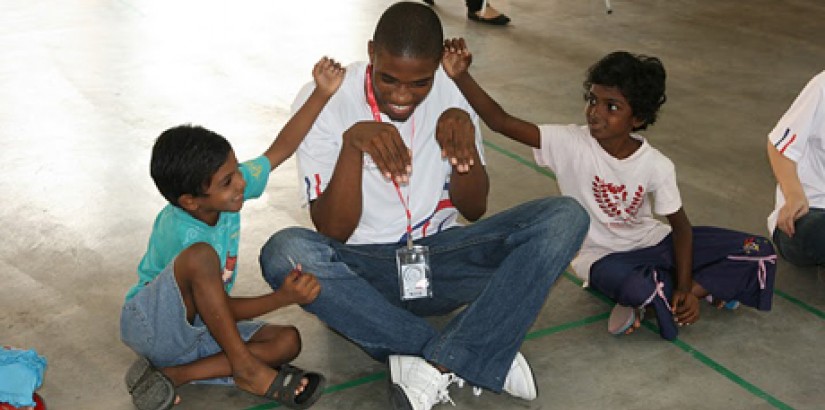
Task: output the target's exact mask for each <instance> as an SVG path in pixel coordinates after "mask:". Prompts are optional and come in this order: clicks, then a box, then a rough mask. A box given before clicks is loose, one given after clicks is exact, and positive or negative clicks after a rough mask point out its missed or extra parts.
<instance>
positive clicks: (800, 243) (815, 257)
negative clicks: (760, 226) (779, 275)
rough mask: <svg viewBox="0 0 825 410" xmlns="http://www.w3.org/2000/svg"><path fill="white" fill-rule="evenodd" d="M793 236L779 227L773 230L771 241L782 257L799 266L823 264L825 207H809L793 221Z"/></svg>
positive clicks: (824, 252) (824, 261)
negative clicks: (806, 211)
mask: <svg viewBox="0 0 825 410" xmlns="http://www.w3.org/2000/svg"><path fill="white" fill-rule="evenodd" d="M794 229H795V230H796V233H795V234H794V236H793V238H791V237H789V236H788V235H786V234H785V232H782V231H781V230H780V229H779V228H776V229H775V230H774V231H773V243H775V244H776V250H777V251H779V254H780V255H782V257H783V258H785V259H786V260H788V261H789V262H791V263H793V264H794V265H799V266H809V265H820V266H825V209H821V208H810V209H809V210H808V213H807V214H805V215H804V216H803V217H802V218H799V219H798V220H797V221H796V222H795V223H794Z"/></svg>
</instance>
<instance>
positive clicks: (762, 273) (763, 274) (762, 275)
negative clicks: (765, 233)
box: [728, 255, 776, 289]
mask: <svg viewBox="0 0 825 410" xmlns="http://www.w3.org/2000/svg"><path fill="white" fill-rule="evenodd" d="M728 259H730V260H734V261H753V262H759V268H758V269H757V270H756V276H757V277H758V278H759V289H765V282H766V281H767V277H768V268H767V267H766V266H765V262H770V263H773V264H776V255H770V256H735V255H728Z"/></svg>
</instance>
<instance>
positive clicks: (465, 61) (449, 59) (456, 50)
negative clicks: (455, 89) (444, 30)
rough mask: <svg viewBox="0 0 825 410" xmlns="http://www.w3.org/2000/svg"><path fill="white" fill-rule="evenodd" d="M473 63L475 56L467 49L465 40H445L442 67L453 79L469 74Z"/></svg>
mask: <svg viewBox="0 0 825 410" xmlns="http://www.w3.org/2000/svg"><path fill="white" fill-rule="evenodd" d="M472 63H473V55H472V54H471V53H470V50H469V49H468V48H467V43H466V42H465V41H464V39H463V38H452V39H447V40H444V52H443V54H442V55H441V65H442V66H444V72H446V73H447V76H449V77H450V78H452V79H455V78H456V77H458V76H460V75H461V74H464V73H466V72H467V70H468V69H469V68H470V64H472Z"/></svg>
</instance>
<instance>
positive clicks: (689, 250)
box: [667, 208, 699, 324]
mask: <svg viewBox="0 0 825 410" xmlns="http://www.w3.org/2000/svg"><path fill="white" fill-rule="evenodd" d="M667 220H668V222H669V223H670V227H671V228H672V229H673V259H674V262H675V264H676V285H675V286H674V289H673V300H672V301H671V308H672V309H673V316H674V317H675V318H676V322H678V323H679V324H691V323H693V322H696V321H697V320H699V301H698V300H697V299H696V296H695V295H693V293H691V288H692V287H693V227H691V225H690V221H689V220H688V217H687V214H686V213H685V210H684V208H679V210H678V211H676V212H674V213H672V214H670V215H668V216H667Z"/></svg>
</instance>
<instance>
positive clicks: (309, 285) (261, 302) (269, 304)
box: [229, 265, 321, 321]
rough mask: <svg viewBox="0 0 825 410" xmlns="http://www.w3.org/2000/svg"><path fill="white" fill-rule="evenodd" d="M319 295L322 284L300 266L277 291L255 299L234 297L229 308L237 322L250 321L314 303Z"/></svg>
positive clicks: (230, 300)
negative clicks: (293, 305)
mask: <svg viewBox="0 0 825 410" xmlns="http://www.w3.org/2000/svg"><path fill="white" fill-rule="evenodd" d="M319 293H321V283H320V282H318V279H317V278H316V277H315V275H313V274H311V273H309V272H304V271H302V270H301V267H300V265H299V266H298V267H296V268H295V269H293V270H292V272H290V273H289V274H288V275H287V276H286V278H285V279H284V283H283V284H281V286H280V287H278V289H276V290H275V291H273V292H271V293H268V294H266V295H261V296H254V297H232V298H230V299H229V306H230V308H231V309H232V314H233V315H234V316H235V320H236V321H237V320H249V319H254V318H256V317H258V316H261V315H265V314H267V313H269V312H272V311H273V310H275V309H280V308H282V307H285V306H289V305H292V304H298V305H306V304H308V303H312V301H314V300H315V298H317V297H318V294H319Z"/></svg>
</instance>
